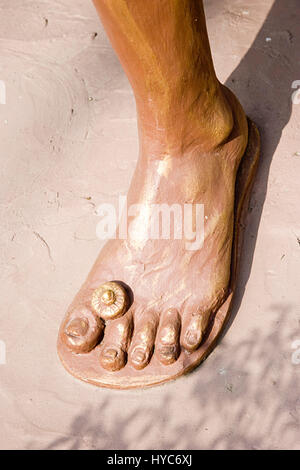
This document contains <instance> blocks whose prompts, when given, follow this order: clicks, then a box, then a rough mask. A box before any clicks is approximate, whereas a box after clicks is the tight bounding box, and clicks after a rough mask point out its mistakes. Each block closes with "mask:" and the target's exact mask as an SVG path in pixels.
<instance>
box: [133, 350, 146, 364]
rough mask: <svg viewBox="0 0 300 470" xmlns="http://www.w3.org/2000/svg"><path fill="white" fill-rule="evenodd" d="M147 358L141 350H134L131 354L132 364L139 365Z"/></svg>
mask: <svg viewBox="0 0 300 470" xmlns="http://www.w3.org/2000/svg"><path fill="white" fill-rule="evenodd" d="M147 356H148V355H147V354H146V351H144V350H143V349H141V348H136V349H135V350H134V351H133V353H132V360H133V362H137V363H139V364H141V363H144V362H145V361H146V360H147Z"/></svg>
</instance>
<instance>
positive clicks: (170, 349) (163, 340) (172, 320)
mask: <svg viewBox="0 0 300 470" xmlns="http://www.w3.org/2000/svg"><path fill="white" fill-rule="evenodd" d="M180 328H181V320H180V316H179V313H178V312H177V310H175V309H169V310H168V311H167V312H166V313H165V314H164V315H163V316H162V320H161V324H160V327H159V331H158V339H157V355H158V359H159V361H160V362H161V363H162V364H165V365H169V364H172V363H173V362H175V361H176V360H177V358H178V356H179V353H180V346H179V335H180Z"/></svg>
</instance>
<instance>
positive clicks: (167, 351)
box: [160, 345, 179, 363]
mask: <svg viewBox="0 0 300 470" xmlns="http://www.w3.org/2000/svg"><path fill="white" fill-rule="evenodd" d="M178 352H179V351H178V348H177V346H176V345H172V346H171V345H169V346H162V347H161V348H160V354H161V356H162V357H163V358H164V360H165V361H166V362H167V363H171V362H173V361H175V360H176V359H177V357H178Z"/></svg>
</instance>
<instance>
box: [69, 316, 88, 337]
mask: <svg viewBox="0 0 300 470" xmlns="http://www.w3.org/2000/svg"><path fill="white" fill-rule="evenodd" d="M88 328H89V324H88V321H87V320H86V319H84V318H75V319H74V320H72V321H71V323H70V324H69V325H68V326H67V328H66V333H67V335H69V336H74V337H77V338H78V337H79V336H84V335H86V333H87V331H88Z"/></svg>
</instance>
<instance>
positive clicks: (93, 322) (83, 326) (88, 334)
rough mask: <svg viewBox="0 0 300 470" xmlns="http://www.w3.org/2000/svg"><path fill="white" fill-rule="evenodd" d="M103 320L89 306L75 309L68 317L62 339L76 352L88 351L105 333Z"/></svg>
mask: <svg viewBox="0 0 300 470" xmlns="http://www.w3.org/2000/svg"><path fill="white" fill-rule="evenodd" d="M103 329H104V325H103V322H102V321H101V320H100V318H98V317H97V316H95V315H94V314H93V313H92V312H91V311H90V310H89V309H88V308H86V307H82V308H79V309H76V310H74V311H73V312H72V313H71V314H70V315H69V317H68V320H67V321H66V323H65V325H64V327H63V329H62V333H61V339H62V341H63V342H64V343H65V345H66V346H67V347H68V348H69V349H71V350H72V351H73V352H76V353H87V352H89V351H91V350H92V349H93V348H94V347H95V346H96V344H97V343H98V342H99V340H100V338H101V335H102V333H103Z"/></svg>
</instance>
